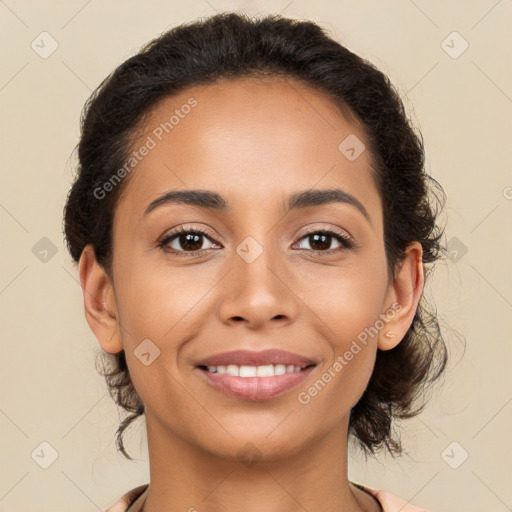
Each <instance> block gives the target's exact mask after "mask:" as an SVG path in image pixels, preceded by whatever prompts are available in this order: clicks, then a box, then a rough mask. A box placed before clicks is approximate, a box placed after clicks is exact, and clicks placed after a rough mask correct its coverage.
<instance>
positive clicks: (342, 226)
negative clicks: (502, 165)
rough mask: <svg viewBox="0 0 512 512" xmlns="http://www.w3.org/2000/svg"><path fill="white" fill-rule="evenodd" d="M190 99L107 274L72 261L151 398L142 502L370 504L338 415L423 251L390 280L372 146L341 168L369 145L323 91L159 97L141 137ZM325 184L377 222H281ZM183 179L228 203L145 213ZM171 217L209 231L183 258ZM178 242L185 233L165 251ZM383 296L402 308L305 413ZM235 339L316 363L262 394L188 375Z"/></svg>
mask: <svg viewBox="0 0 512 512" xmlns="http://www.w3.org/2000/svg"><path fill="white" fill-rule="evenodd" d="M190 97H194V98H195V99H196V100H197V102H198V104H197V106H196V107H194V108H193V109H192V111H191V112H190V113H189V114H188V115H187V116H185V117H184V118H183V119H180V122H179V124H178V125H177V126H175V128H174V129H173V130H172V131H171V132H170V133H169V134H168V135H166V136H165V138H164V139H163V140H162V141H161V142H159V143H158V145H157V146H156V147H155V148H154V149H152V150H151V151H150V152H149V154H148V155H147V156H146V157H145V158H144V159H143V160H142V161H141V162H140V163H139V164H138V166H137V167H136V170H135V171H134V172H133V173H132V174H131V175H130V177H129V180H128V182H127V183H125V184H124V185H126V188H125V189H124V190H123V194H122V196H121V198H120V202H119V204H118V206H117V209H116V211H115V217H114V257H113V282H112V281H111V280H110V279H109V278H108V276H107V274H106V273H105V271H104V270H103V269H102V268H101V266H100V265H99V264H98V263H97V261H96V259H95V257H94V252H93V251H92V247H91V246H87V247H86V248H85V250H84V252H83V254H82V257H81V259H80V264H79V273H80V281H81V285H82V288H83V294H84V307H85V314H86V318H87V321H88V323H89V325H90V327H91V329H92V330H93V332H94V334H95V335H96V337H97V339H98V341H99V343H100V345H101V347H102V348H103V349H104V350H105V351H106V352H109V353H117V352H119V351H121V350H122V349H124V350H125V351H126V358H127V363H128V367H129V370H130V374H131V377H132V379H133V382H134V385H135V388H136V389H137V391H138V393H139V395H140V397H141V398H142V400H143V401H144V404H145V418H146V427H147V434H148V448H149V455H150V472H151V479H150V487H149V491H148V493H147V498H146V501H145V503H144V511H145V512H157V511H161V510H176V511H177V510H189V509H190V510H193V509H191V507H195V509H197V510H198V511H199V512H214V511H216V512H218V511H220V510H222V511H227V512H230V511H235V510H237V511H238V510H245V511H247V512H253V511H261V510H262V509H264V510H265V511H267V512H273V511H280V512H298V511H303V510H310V511H312V510H322V511H327V512H331V511H332V512H334V511H340V510H343V511H346V512H348V511H350V512H361V511H366V512H373V511H378V510H380V508H379V505H378V503H377V502H376V500H375V499H374V498H373V497H370V496H369V495H367V494H366V493H363V492H361V491H359V490H358V489H356V488H355V487H354V486H353V485H352V484H351V483H350V482H349V481H348V477H347V431H348V430H347V429H348V421H349V414H350V409H351V408H352V407H353V406H354V405H355V404H356V403H357V401H358V400H359V398H360V397H361V395H362V393H363V392H364V390H365V388H366V386H367V384H368V381H369V379H370V377H371V373H372V370H373V365H374V362H375V357H376V353H377V349H380V350H389V349H392V348H393V347H395V346H396V345H397V344H398V343H399V342H400V341H401V340H402V338H403V337H404V335H405V333H406V332H407V330H408V328H409V327H410V325H411V323H412V320H413V317H414V313H415V311H416V308H417V305H418V301H419V299H420V296H421V292H422V290H423V284H424V281H423V279H424V277H423V265H422V261H421V255H422V249H421V245H420V244H419V243H418V242H415V243H413V244H411V246H410V247H409V248H408V251H407V257H406V259H405V260H404V263H403V264H402V266H401V268H400V269H399V271H398V272H397V275H396V278H395V280H394V281H393V282H388V276H387V270H386V257H385V252H384V241H383V217H382V204H381V199H380V197H379V194H378V191H377V189H376V186H375V183H374V181H373V178H372V172H373V171H372V169H371V167H370V155H369V151H368V150H366V151H364V152H363V153H362V154H361V155H360V156H359V157H358V158H357V159H356V160H354V161H350V160H349V159H347V158H346V157H345V155H344V154H342V153H341V152H340V151H339V150H338V146H339V144H340V142H341V141H343V140H344V139H345V138H346V137H347V136H348V135H349V134H355V135H356V136H357V137H358V138H359V139H360V140H361V141H363V142H365V135H364V132H363V131H362V130H361V128H360V127H359V126H358V125H357V123H355V122H354V120H353V119H349V118H348V117H346V116H345V115H342V113H341V112H340V111H339V110H338V109H336V107H335V105H334V104H333V103H332V102H331V100H330V99H329V98H328V97H326V96H324V95H323V94H322V93H321V92H319V91H317V90H315V89H313V88H310V87H308V86H305V85H302V84H299V83H298V82H295V81H292V80H284V79H277V78H265V79H258V80H255V79H247V78H245V79H237V80H235V81H222V82H220V83H217V84H214V85H209V86H207V87H199V86H197V87H190V88H188V89H187V90H185V91H183V92H182V93H180V94H179V95H177V96H174V97H170V98H166V99H165V100H164V101H162V102H161V103H160V104H159V105H158V108H156V109H155V110H154V112H153V113H152V116H151V118H150V119H149V121H148V123H147V126H146V130H145V133H144V135H143V137H142V138H141V140H144V139H145V138H146V137H147V135H150V134H151V132H152V130H153V129H154V128H155V127H156V126H158V125H159V123H160V122H163V121H165V120H167V119H169V117H170V115H172V114H173V112H174V110H175V109H177V108H178V109H179V108H180V106H181V105H183V104H184V103H186V102H187V100H188V99H189V98H190ZM366 147H368V145H366ZM125 179H126V178H125ZM330 187H340V188H342V189H344V190H345V191H347V192H349V193H350V194H352V195H353V196H355V197H356V198H357V199H358V200H359V201H360V202H361V203H362V204H363V205H364V207H365V208H366V210H367V212H368V214H369V218H370V221H368V220H367V219H366V218H365V217H364V216H363V215H362V213H361V212H360V211H359V210H358V209H356V208H355V207H353V206H351V205H349V204H342V203H331V204H325V205H318V206H313V207H309V208H306V209H304V210H297V211H291V212H289V213H287V214H286V215H285V214H283V212H282V210H281V205H282V204H283V201H284V200H285V199H286V198H287V197H288V196H289V195H290V194H291V193H293V192H298V191H303V190H309V189H312V188H315V189H318V188H322V189H323V188H330ZM187 189H202V190H210V191H214V192H217V193H218V194H220V195H222V196H223V197H224V198H225V199H226V201H227V202H228V203H229V205H230V208H231V209H230V211H227V212H220V211H211V210H207V209H202V208H198V207H195V206H191V205H187V204H170V205H165V206H161V207H159V208H157V209H155V210H154V211H153V212H151V213H150V214H149V215H147V216H144V210H145V209H146V207H147V206H148V204H149V203H150V202H151V201H152V200H154V199H156V198H157V197H159V196H160V195H162V194H163V193H164V192H167V191H169V190H187ZM179 226H183V227H185V228H191V227H199V228H203V229H206V230H207V231H208V232H209V233H210V234H211V239H209V238H208V237H202V238H200V241H199V244H198V245H197V247H200V249H201V250H199V251H198V252H196V254H195V255H194V256H191V257H180V256H177V255H173V254H171V253H170V252H165V251H163V250H162V249H161V248H158V247H157V243H158V241H159V240H160V239H162V238H163V236H164V235H166V234H168V233H169V232H170V231H171V228H175V227H179ZM326 228H337V229H338V230H341V231H342V232H345V233H347V234H349V235H350V236H351V237H352V238H353V239H354V240H355V242H356V243H357V244H358V247H357V248H356V249H343V246H341V245H340V244H339V243H338V242H337V241H336V239H335V238H332V240H331V242H330V243H329V241H327V243H326V246H325V247H327V249H323V250H324V251H325V250H328V249H331V248H332V249H336V248H340V250H339V251H337V252H336V251H335V252H333V254H330V255H325V254H315V253H313V251H312V248H318V245H317V246H314V241H313V240H312V239H311V237H307V236H304V233H305V232H309V231H311V232H318V231H322V229H326ZM247 236H251V237H253V238H254V239H255V240H256V241H257V242H258V243H259V244H260V246H261V247H262V248H263V252H262V253H261V255H260V256H259V257H258V258H257V259H256V260H254V261H253V262H252V263H247V262H246V261H245V260H244V259H243V258H241V257H240V256H239V255H238V254H237V252H236V248H237V247H238V246H239V245H240V244H241V242H242V241H243V240H244V239H245V238H246V237H247ZM182 240H183V238H182ZM171 244H172V247H171ZM187 247H188V246H186V244H185V247H184V246H183V245H180V243H179V239H174V241H173V242H169V245H168V249H169V250H172V249H174V250H176V251H179V250H181V251H182V252H184V251H186V250H187ZM320 249H321V250H322V247H320ZM188 252H189V253H190V249H188ZM199 253H202V254H199ZM393 303H398V304H400V305H401V309H400V310H399V311H398V312H397V313H396V314H395V315H394V316H393V317H392V318H389V319H388V320H387V324H386V326H385V328H384V329H381V330H380V331H379V333H378V335H375V336H373V337H369V338H368V343H367V345H366V346H363V345H362V347H363V348H362V350H361V351H360V352H359V353H358V354H357V355H355V356H354V358H353V359H352V360H351V361H350V362H348V364H347V365H346V366H345V367H344V368H343V370H342V371H341V372H339V373H338V374H337V376H336V377H335V378H333V379H332V380H331V381H330V382H329V383H328V384H327V385H326V386H325V388H324V389H323V390H322V391H321V392H319V393H318V394H317V396H315V397H314V398H312V399H311V401H310V402H309V403H308V404H307V405H304V404H301V403H299V401H298V399H297V395H298V393H299V392H300V391H304V390H307V389H308V388H309V387H311V386H312V384H313V383H314V382H315V381H317V379H319V378H320V377H321V376H322V375H323V374H324V373H325V372H326V371H327V369H328V368H329V367H330V366H332V364H333V362H334V361H335V358H336V356H338V355H343V354H344V353H345V352H346V351H347V350H348V349H349V347H350V345H351V343H352V342H353V340H355V339H357V336H358V334H359V333H361V332H362V331H364V329H365V328H367V327H370V326H373V325H374V324H375V322H376V321H377V320H378V319H379V315H381V314H382V315H384V314H385V313H386V312H387V311H389V310H390V309H391V306H392V304H393ZM388 331H392V332H393V333H394V337H393V338H388V337H386V336H385V335H384V333H385V332H388ZM148 338H149V339H150V340H151V341H152V343H154V345H156V346H157V347H158V348H159V350H160V355H159V357H157V358H156V359H155V360H154V361H153V362H152V363H151V364H150V365H148V366H145V365H144V364H142V363H141V361H140V360H139V359H138V357H137V356H136V355H135V353H134V351H135V349H136V348H137V346H138V345H139V344H140V343H141V342H142V340H145V339H148ZM242 348H243V349H248V350H254V351H260V350H264V349H267V348H281V349H284V350H288V351H291V352H295V353H298V354H301V355H304V356H307V357H309V358H311V359H313V360H314V361H316V362H317V366H316V367H315V369H314V370H313V372H312V373H311V375H309V377H308V378H307V380H306V381H305V382H304V383H303V384H301V385H300V387H299V388H296V389H293V390H290V391H288V392H286V393H284V394H283V395H281V396H278V397H274V398H272V399H269V400H265V401H262V402H255V401H250V400H242V399H237V398H233V397H229V396H227V395H225V394H223V393H221V392H219V391H217V390H216V389H214V388H213V387H211V386H210V385H208V384H207V383H206V382H205V381H204V380H203V379H202V378H200V377H201V376H200V375H198V370H197V369H195V362H197V361H198V360H199V359H202V358H204V357H207V356H210V355H213V354H216V353H219V352H224V351H228V350H234V349H242ZM247 443H252V445H253V446H255V447H256V448H257V450H258V452H259V456H260V458H259V460H258V461H256V462H255V463H254V464H249V463H248V462H247V460H244V459H243V457H242V456H241V455H240V453H239V452H240V451H241V450H243V449H244V447H246V445H247Z"/></svg>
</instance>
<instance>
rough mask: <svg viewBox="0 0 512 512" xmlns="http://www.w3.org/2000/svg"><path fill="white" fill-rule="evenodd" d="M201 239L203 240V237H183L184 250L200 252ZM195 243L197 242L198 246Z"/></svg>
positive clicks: (189, 234)
mask: <svg viewBox="0 0 512 512" xmlns="http://www.w3.org/2000/svg"><path fill="white" fill-rule="evenodd" d="M200 238H201V235H196V234H193V233H187V234H185V235H181V237H180V244H181V246H182V247H183V248H184V249H186V248H189V249H190V250H192V251H196V250H199V249H200V248H201V245H202V244H201V242H200ZM191 242H192V243H191ZM194 242H195V244H196V246H194Z"/></svg>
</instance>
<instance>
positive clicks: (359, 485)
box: [349, 480, 384, 512]
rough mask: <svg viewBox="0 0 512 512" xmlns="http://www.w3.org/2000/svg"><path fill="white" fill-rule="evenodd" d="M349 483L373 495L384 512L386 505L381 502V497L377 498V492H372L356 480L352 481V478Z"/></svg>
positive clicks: (381, 511)
mask: <svg viewBox="0 0 512 512" xmlns="http://www.w3.org/2000/svg"><path fill="white" fill-rule="evenodd" d="M349 483H351V484H352V485H354V487H357V488H358V489H359V490H361V491H363V492H364V493H366V494H368V496H371V497H372V498H373V499H374V500H375V501H376V503H377V505H379V509H380V512H384V507H383V506H382V503H381V502H380V500H379V498H377V496H375V494H374V493H372V492H371V491H370V490H369V489H368V488H367V487H365V486H364V485H362V484H358V483H356V482H351V481H350V480H349Z"/></svg>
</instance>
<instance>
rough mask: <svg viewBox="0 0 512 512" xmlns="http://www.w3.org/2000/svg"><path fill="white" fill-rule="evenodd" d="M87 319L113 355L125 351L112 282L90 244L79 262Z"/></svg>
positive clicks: (104, 347)
mask: <svg viewBox="0 0 512 512" xmlns="http://www.w3.org/2000/svg"><path fill="white" fill-rule="evenodd" d="M78 273H79V276H80V285H81V287H82V292H83V297H84V310H85V317H86V319H87V323H88V324H89V327H90V328H91V330H92V331H93V332H94V335H95V336H96V339H97V340H98V342H99V344H100V345H101V347H102V348H103V350H105V352H109V353H111V354H116V353H117V352H120V351H121V350H122V349H123V344H122V341H121V333H120V329H119V323H118V318H117V309H116V302H115V293H114V288H113V285H112V282H111V280H110V278H109V277H108V275H107V274H106V273H105V271H104V270H103V268H102V267H101V265H100V264H99V263H98V261H97V260H96V255H95V253H94V249H93V247H92V245H90V244H89V245H87V246H86V247H85V248H84V250H83V251H82V254H81V256H80V261H79V263H78Z"/></svg>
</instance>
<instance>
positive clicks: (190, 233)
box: [158, 226, 220, 256]
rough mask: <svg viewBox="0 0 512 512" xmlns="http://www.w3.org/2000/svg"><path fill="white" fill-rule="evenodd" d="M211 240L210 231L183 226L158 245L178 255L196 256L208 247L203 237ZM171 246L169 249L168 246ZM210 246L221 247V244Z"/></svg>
mask: <svg viewBox="0 0 512 512" xmlns="http://www.w3.org/2000/svg"><path fill="white" fill-rule="evenodd" d="M204 238H207V239H208V240H211V238H210V235H209V233H207V232H206V231H204V230H202V229H200V228H189V229H185V228H184V227H183V226H181V227H180V228H179V229H177V230H175V231H172V232H171V233H169V234H168V235H166V236H165V237H164V238H163V239H162V240H161V241H160V242H159V244H158V246H159V247H160V248H161V249H162V250H163V251H166V252H170V253H173V254H176V255H177V256H195V255H197V253H198V252H200V251H202V250H206V249H208V247H206V248H204V247H202V246H203V239H204ZM169 247H170V248H171V250H169V249H168V248H169ZM210 248H220V245H218V244H215V243H213V244H212V247H210Z"/></svg>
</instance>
